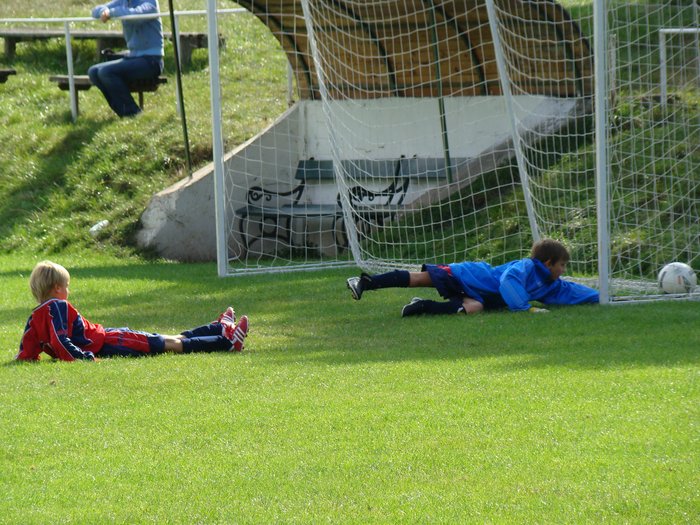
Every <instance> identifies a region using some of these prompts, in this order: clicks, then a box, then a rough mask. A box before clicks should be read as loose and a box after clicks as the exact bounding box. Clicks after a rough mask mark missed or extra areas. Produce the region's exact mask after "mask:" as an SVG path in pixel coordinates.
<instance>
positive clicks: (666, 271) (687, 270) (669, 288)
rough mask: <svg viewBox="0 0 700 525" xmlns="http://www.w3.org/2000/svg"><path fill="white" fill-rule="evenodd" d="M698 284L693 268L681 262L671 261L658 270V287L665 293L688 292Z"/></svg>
mask: <svg viewBox="0 0 700 525" xmlns="http://www.w3.org/2000/svg"><path fill="white" fill-rule="evenodd" d="M697 284H698V277H697V275H695V272H694V271H693V269H692V268H691V267H690V266H688V265H687V264H684V263H681V262H672V263H669V264H667V265H666V266H664V267H663V268H661V271H660V272H659V288H661V289H662V290H663V291H664V292H665V293H690V292H692V291H693V290H694V289H695V286H696V285H697Z"/></svg>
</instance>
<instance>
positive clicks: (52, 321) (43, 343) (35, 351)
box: [16, 299, 105, 361]
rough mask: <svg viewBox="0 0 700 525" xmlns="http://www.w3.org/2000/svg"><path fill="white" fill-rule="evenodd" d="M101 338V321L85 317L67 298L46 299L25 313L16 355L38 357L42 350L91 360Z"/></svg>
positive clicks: (25, 358) (64, 358)
mask: <svg viewBox="0 0 700 525" xmlns="http://www.w3.org/2000/svg"><path fill="white" fill-rule="evenodd" d="M104 340H105V329H104V328H103V327H102V325H99V324H94V323H91V322H90V321H88V320H87V319H85V318H84V317H83V316H82V315H80V313H79V312H78V310H76V309H75V308H74V307H73V305H71V304H70V303H69V302H68V301H62V300H60V299H49V300H48V301H46V302H44V303H42V304H40V305H39V306H37V307H36V308H35V309H34V310H33V311H32V314H31V315H30V316H29V320H28V321H27V325H26V326H25V328H24V335H23V336H22V342H21V343H20V345H19V353H18V354H17V356H16V359H19V360H23V361H38V360H39V354H41V352H46V353H47V354H48V355H50V356H51V357H55V358H57V359H61V360H62V361H74V360H76V359H88V360H94V359H95V353H97V352H99V351H100V349H101V348H102V345H103V343H104Z"/></svg>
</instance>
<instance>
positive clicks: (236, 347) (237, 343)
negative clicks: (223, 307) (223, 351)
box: [221, 315, 248, 352]
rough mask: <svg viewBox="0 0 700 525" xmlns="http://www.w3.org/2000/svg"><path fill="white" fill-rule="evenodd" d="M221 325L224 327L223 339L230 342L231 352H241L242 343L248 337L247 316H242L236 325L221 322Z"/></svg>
mask: <svg viewBox="0 0 700 525" xmlns="http://www.w3.org/2000/svg"><path fill="white" fill-rule="evenodd" d="M221 324H222V325H223V327H224V330H223V335H224V337H226V339H228V340H229V341H230V342H231V350H232V351H235V352H240V351H241V350H243V343H244V342H245V338H246V336H247V335H248V316H246V315H244V316H242V317H241V320H240V321H238V324H236V325H233V324H231V323H229V322H222V323H221Z"/></svg>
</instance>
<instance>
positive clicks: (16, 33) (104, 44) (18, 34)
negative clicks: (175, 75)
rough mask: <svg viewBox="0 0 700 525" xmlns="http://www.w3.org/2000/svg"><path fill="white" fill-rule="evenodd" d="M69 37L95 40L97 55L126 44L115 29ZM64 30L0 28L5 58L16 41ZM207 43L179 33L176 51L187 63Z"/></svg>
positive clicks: (43, 37)
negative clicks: (193, 53) (195, 51)
mask: <svg viewBox="0 0 700 525" xmlns="http://www.w3.org/2000/svg"><path fill="white" fill-rule="evenodd" d="M70 35H71V38H74V39H77V40H95V41H96V42H97V56H98V57H99V56H101V54H102V51H103V50H105V49H108V48H111V47H121V48H123V47H124V46H125V45H126V42H125V40H124V35H123V33H122V32H121V31H115V30H92V31H86V30H74V31H71V32H70ZM163 35H164V37H165V38H167V39H168V40H170V41H172V39H173V37H172V34H171V33H164V34H163ZM64 37H65V32H64V31H63V30H61V29H41V28H18V27H10V28H0V38H3V39H4V41H5V58H7V59H8V60H11V59H12V58H14V56H15V53H16V50H17V43H18V42H32V41H35V40H49V39H52V38H64ZM224 44H225V40H224V38H223V37H222V36H219V45H220V46H221V47H223V46H224ZM207 45H208V39H207V34H206V33H189V32H182V33H180V38H179V42H178V51H179V54H180V61H181V63H182V64H189V63H190V62H191V60H192V52H193V51H194V50H195V49H200V48H205V47H207Z"/></svg>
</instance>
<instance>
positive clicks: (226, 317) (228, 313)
mask: <svg viewBox="0 0 700 525" xmlns="http://www.w3.org/2000/svg"><path fill="white" fill-rule="evenodd" d="M224 321H226V322H228V323H231V324H236V312H234V311H233V306H229V307H228V308H226V310H225V311H224V313H222V314H221V315H220V316H219V318H218V319H217V320H216V322H217V323H222V324H223V322H224Z"/></svg>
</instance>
